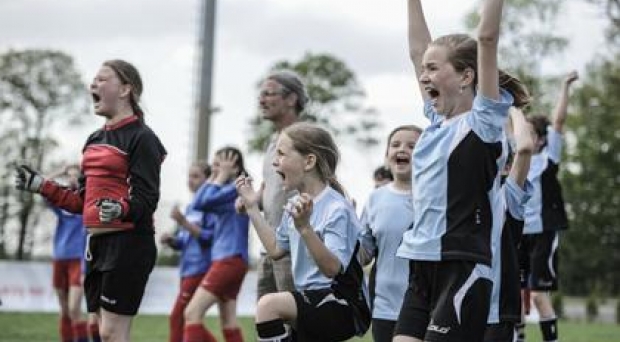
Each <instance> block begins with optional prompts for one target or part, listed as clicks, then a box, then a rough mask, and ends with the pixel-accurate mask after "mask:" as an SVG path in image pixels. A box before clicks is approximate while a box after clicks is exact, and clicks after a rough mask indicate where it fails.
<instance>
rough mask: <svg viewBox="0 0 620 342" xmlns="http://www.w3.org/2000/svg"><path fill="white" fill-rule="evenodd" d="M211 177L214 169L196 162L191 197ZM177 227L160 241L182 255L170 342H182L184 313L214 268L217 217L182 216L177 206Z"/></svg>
mask: <svg viewBox="0 0 620 342" xmlns="http://www.w3.org/2000/svg"><path fill="white" fill-rule="evenodd" d="M210 176H211V167H210V166H209V164H207V163H206V162H196V163H195V164H194V165H192V166H191V167H190V168H189V175H188V181H187V183H188V186H189V190H190V191H191V192H192V194H196V191H198V189H199V188H200V186H202V185H203V184H204V183H205V182H206V181H208V180H207V179H208V178H209V177H210ZM170 216H171V217H172V219H173V220H174V221H175V222H176V223H177V225H178V227H179V228H178V230H177V232H176V233H175V234H174V235H171V234H168V233H164V234H162V236H161V238H160V241H161V242H162V243H163V244H166V245H168V246H169V247H171V248H173V249H175V250H178V251H181V262H180V265H179V269H180V272H181V286H180V292H179V295H178V296H177V299H176V301H175V303H174V306H173V308H172V312H171V313H170V318H169V324H170V337H169V341H170V342H182V341H183V328H184V326H185V320H184V319H183V311H184V310H185V307H186V306H187V304H188V303H189V300H190V299H191V298H192V295H193V294H194V292H196V289H197V288H198V286H199V285H200V281H201V280H202V278H203V277H204V275H205V273H207V270H208V269H209V266H211V243H212V239H213V230H214V227H213V226H214V225H215V217H214V215H213V214H211V213H205V212H202V211H198V210H195V209H193V208H192V207H191V206H188V207H187V208H186V210H185V213H184V214H183V213H181V211H180V210H179V207H178V206H175V207H174V208H173V209H172V212H171V214H170Z"/></svg>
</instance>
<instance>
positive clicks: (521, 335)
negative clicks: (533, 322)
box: [515, 323, 525, 342]
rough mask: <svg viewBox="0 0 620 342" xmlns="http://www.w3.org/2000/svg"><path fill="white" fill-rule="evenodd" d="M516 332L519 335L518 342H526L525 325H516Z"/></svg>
mask: <svg viewBox="0 0 620 342" xmlns="http://www.w3.org/2000/svg"><path fill="white" fill-rule="evenodd" d="M515 332H516V333H517V340H516V342H525V323H517V324H515Z"/></svg>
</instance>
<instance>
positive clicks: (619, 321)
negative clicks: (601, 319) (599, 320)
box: [616, 298, 620, 325]
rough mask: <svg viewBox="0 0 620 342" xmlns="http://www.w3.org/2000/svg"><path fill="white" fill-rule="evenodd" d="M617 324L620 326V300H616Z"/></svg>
mask: <svg viewBox="0 0 620 342" xmlns="http://www.w3.org/2000/svg"><path fill="white" fill-rule="evenodd" d="M616 324H619V325H620V298H616Z"/></svg>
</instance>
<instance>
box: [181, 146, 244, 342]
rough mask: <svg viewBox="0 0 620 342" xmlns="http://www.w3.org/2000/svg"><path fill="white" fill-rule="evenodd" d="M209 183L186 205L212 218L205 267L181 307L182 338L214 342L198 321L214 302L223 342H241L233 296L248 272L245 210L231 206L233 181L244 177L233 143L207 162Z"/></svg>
mask: <svg viewBox="0 0 620 342" xmlns="http://www.w3.org/2000/svg"><path fill="white" fill-rule="evenodd" d="M213 173H214V177H213V181H212V182H207V183H205V184H203V185H202V186H201V187H200V189H199V190H198V193H196V196H195V197H194V200H193V201H192V204H191V205H190V206H191V208H192V209H193V210H199V211H202V212H204V213H207V214H208V213H212V214H214V215H215V217H216V219H215V220H216V222H217V223H216V225H215V230H214V233H213V244H212V248H211V260H212V263H211V267H210V268H209V270H208V271H207V274H206V275H205V276H204V278H203V279H202V282H201V283H200V287H198V289H197V290H196V292H195V293H194V295H193V296H192V299H191V301H190V302H189V304H188V305H187V307H186V308H185V329H184V341H185V342H215V341H216V340H215V337H213V335H212V334H211V332H209V331H208V330H207V329H205V327H204V326H203V325H202V319H203V317H204V315H205V313H206V312H207V310H208V309H209V308H210V307H211V306H213V305H214V304H216V303H217V304H218V307H219V310H220V321H221V323H220V325H221V327H222V330H223V331H222V332H223V335H224V338H225V340H226V342H241V341H243V336H242V334H241V330H240V329H239V324H238V322H237V295H238V294H239V290H240V289H241V284H242V283H243V278H244V277H245V274H246V273H247V270H248V226H249V219H248V216H247V215H245V214H239V213H237V212H236V210H235V201H236V199H237V190H236V189H235V184H234V180H235V178H237V177H238V176H239V175H245V174H246V171H245V166H244V164H243V155H242V154H241V151H239V150H238V149H236V148H234V147H224V148H222V149H220V150H218V151H217V153H216V154H215V160H214V162H213Z"/></svg>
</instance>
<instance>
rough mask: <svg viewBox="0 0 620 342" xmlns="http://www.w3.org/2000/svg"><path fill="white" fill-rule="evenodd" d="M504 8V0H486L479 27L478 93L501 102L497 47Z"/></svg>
mask: <svg viewBox="0 0 620 342" xmlns="http://www.w3.org/2000/svg"><path fill="white" fill-rule="evenodd" d="M503 6H504V1H503V0H484V2H483V5H482V9H481V13H480V24H479V25H478V91H479V92H480V94H481V95H482V96H484V97H486V98H489V99H492V100H499V81H498V77H499V76H498V75H499V72H498V69H497V45H498V42H499V26H500V22H501V19H502V7H503Z"/></svg>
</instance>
